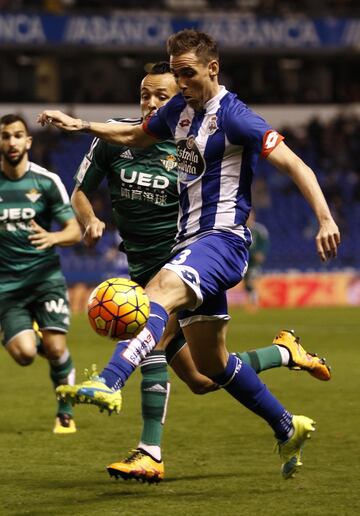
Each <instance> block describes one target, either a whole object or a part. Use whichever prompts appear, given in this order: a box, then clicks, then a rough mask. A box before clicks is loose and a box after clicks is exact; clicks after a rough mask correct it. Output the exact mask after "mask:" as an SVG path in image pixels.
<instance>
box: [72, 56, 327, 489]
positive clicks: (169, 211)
mask: <svg viewBox="0 0 360 516" xmlns="http://www.w3.org/2000/svg"><path fill="white" fill-rule="evenodd" d="M177 93H178V88H177V85H176V82H175V80H174V77H173V75H172V74H171V72H170V66H169V63H164V62H162V63H156V64H155V65H153V66H152V67H151V69H150V70H149V73H148V74H147V75H146V76H145V77H144V79H143V80H142V83H141V88H140V106H141V112H142V117H141V118H138V119H131V120H130V119H126V118H123V119H117V120H118V122H121V123H132V124H140V123H142V122H143V121H144V120H146V119H147V118H149V117H150V116H151V115H153V114H154V112H155V111H156V110H157V109H158V108H159V107H161V106H162V105H164V104H166V102H168V101H169V100H170V98H172V97H173V96H174V95H175V94H177ZM114 120H115V119H113V120H110V122H112V121H114ZM176 163H177V159H176V147H175V143H174V142H173V141H172V140H168V141H166V142H162V143H156V144H155V145H152V146H151V147H148V148H147V149H138V148H136V149H134V148H132V149H130V148H129V147H126V146H119V145H112V144H108V143H106V142H105V141H103V140H99V139H98V138H96V139H95V140H94V141H93V142H92V144H91V146H90V150H89V152H88V153H87V155H86V156H85V157H84V159H83V161H82V163H81V165H80V167H79V169H78V172H77V174H76V183H77V185H76V187H75V189H74V192H73V194H72V198H71V201H72V204H73V208H74V210H75V213H76V216H77V218H78V220H79V222H80V224H81V225H82V226H83V228H84V231H85V237H84V239H85V241H86V243H87V244H88V245H90V246H92V245H95V244H96V242H97V241H98V240H99V238H101V236H102V235H103V232H104V229H105V224H104V222H103V221H101V220H100V219H99V218H98V217H97V216H96V214H95V213H94V210H93V207H92V205H91V202H90V200H89V197H90V195H91V194H92V193H93V192H94V191H96V190H97V188H98V187H99V185H100V184H101V182H102V181H103V179H105V178H106V180H107V184H108V188H109V190H110V196H111V202H112V208H113V219H114V222H115V225H116V227H117V229H118V231H119V234H120V236H121V238H122V244H121V250H122V251H124V252H125V253H126V255H127V258H128V264H129V272H130V276H131V279H133V280H134V281H136V282H137V283H139V284H140V285H142V286H145V285H146V284H147V283H148V281H149V280H150V279H151V277H152V276H154V274H155V273H156V272H158V270H159V269H160V268H161V267H162V265H164V264H165V263H166V262H167V261H168V260H169V258H170V257H171V249H172V246H173V243H174V238H175V235H176V227H177V217H178V211H179V202H178V192H177V169H176ZM177 330H178V326H177V325H176V326H175V331H177ZM280 342H281V343H282V347H281V346H280V347H278V346H279V344H280ZM164 347H165V343H164V340H163V339H162V340H161V341H160V343H159V344H158V345H157V347H156V349H155V350H154V351H152V352H151V353H150V354H149V355H148V356H147V357H146V358H145V359H144V360H143V361H142V362H141V364H140V367H141V372H142V376H143V379H142V383H141V397H142V415H143V422H144V424H143V430H142V434H141V439H140V442H139V444H138V446H137V448H136V449H135V450H133V451H132V452H131V453H130V455H129V457H127V458H126V459H125V460H124V461H119V462H116V463H114V464H111V465H110V466H109V468H108V469H109V472H110V473H112V474H114V475H116V476H118V475H119V476H122V477H123V478H137V479H139V478H140V479H143V480H147V481H149V482H152V481H159V480H162V479H163V475H164V464H163V461H162V453H161V437H162V429H163V424H164V422H165V416H166V405H167V399H168V395H169V389H170V385H169V377H168V371H167V363H169V364H170V365H171V366H172V368H173V369H174V371H175V372H176V373H177V375H178V376H179V377H180V378H181V379H183V380H184V381H185V382H186V383H187V384H188V386H189V387H190V389H191V390H192V391H193V392H195V393H197V394H204V393H207V392H210V391H212V390H214V389H215V388H216V387H215V385H214V383H213V382H212V381H211V380H209V379H208V378H207V377H205V376H203V375H201V374H200V373H199V372H198V371H197V370H196V368H195V365H194V363H193V361H192V360H191V355H190V353H189V350H188V347H187V346H186V345H185V339H184V337H183V335H182V333H181V332H179V331H178V333H177V334H176V335H174V337H173V338H172V340H171V342H170V343H169V344H168V345H167V347H166V350H164ZM290 351H292V353H290ZM299 353H300V354H299ZM292 355H296V359H295V360H296V364H297V365H296V367H300V368H302V369H305V368H307V369H308V370H309V371H311V374H313V375H314V374H315V375H316V376H317V377H319V375H321V376H320V378H321V379H324V376H325V377H326V379H329V378H330V373H329V369H328V367H327V366H326V364H325V363H324V361H323V360H322V359H319V358H318V357H315V356H312V355H310V354H308V353H306V352H305V351H304V350H303V348H302V347H301V346H300V344H299V343H298V342H297V341H296V338H295V337H294V336H293V335H291V334H290V333H283V334H282V337H278V340H277V344H273V345H272V346H268V347H266V348H260V349H257V350H253V351H250V352H245V353H238V356H239V358H240V359H241V360H242V361H245V362H247V363H248V364H249V365H251V366H252V367H253V368H254V369H255V370H256V371H257V372H260V371H263V370H265V369H269V368H272V367H280V366H282V365H287V366H289V367H294V366H295V363H294V361H293V359H291V358H290V357H291V356H292ZM300 356H301V357H302V360H301V359H300Z"/></svg>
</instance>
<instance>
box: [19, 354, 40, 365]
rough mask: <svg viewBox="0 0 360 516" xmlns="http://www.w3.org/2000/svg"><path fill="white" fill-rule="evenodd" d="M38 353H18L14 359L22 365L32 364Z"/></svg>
mask: <svg viewBox="0 0 360 516" xmlns="http://www.w3.org/2000/svg"><path fill="white" fill-rule="evenodd" d="M35 356H36V353H32V354H29V353H19V354H18V355H16V356H14V355H13V358H14V360H15V361H16V362H17V363H18V364H19V365H21V366H22V367H25V366H29V365H31V364H32V363H33V362H34V360H35Z"/></svg>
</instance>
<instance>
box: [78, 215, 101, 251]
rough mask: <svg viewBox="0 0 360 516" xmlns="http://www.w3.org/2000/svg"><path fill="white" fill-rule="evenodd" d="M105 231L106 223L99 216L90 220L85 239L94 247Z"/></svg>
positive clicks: (86, 242)
mask: <svg viewBox="0 0 360 516" xmlns="http://www.w3.org/2000/svg"><path fill="white" fill-rule="evenodd" d="M104 231H105V223H104V222H103V221H102V220H100V219H98V218H97V217H95V218H93V219H91V220H90V222H89V224H88V225H87V226H86V228H85V231H84V234H83V240H84V243H85V244H86V245H87V246H88V247H93V246H94V245H96V244H97V242H98V241H99V240H100V238H101V237H102V236H103V233H104Z"/></svg>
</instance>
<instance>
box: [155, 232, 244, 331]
mask: <svg viewBox="0 0 360 516" xmlns="http://www.w3.org/2000/svg"><path fill="white" fill-rule="evenodd" d="M247 266H248V247H247V244H246V242H245V241H243V240H242V239H241V238H239V237H237V236H236V235H233V234H232V233H226V232H221V233H220V232H219V233H211V234H208V235H205V236H203V237H201V238H200V239H199V240H197V241H196V242H194V243H192V244H190V245H189V246H187V247H185V248H184V249H182V250H181V251H179V252H178V253H177V254H176V255H175V256H174V257H173V258H172V259H171V260H170V261H169V262H168V263H166V264H165V265H164V269H169V270H171V271H173V272H175V273H176V274H177V275H178V276H179V277H180V278H181V279H182V281H184V283H186V284H187V285H188V286H189V287H190V288H191V289H192V290H193V291H194V293H195V295H196V303H195V306H193V307H192V308H191V309H190V310H185V311H182V312H180V313H179V314H178V318H179V321H180V325H181V326H186V325H187V324H191V323H192V322H195V320H196V321H199V320H208V319H214V318H217V319H219V318H224V319H229V316H228V313H227V302H226V290H228V289H229V288H231V287H233V286H235V285H237V284H238V283H239V282H240V281H241V280H242V279H243V277H244V275H245V273H246V270H247Z"/></svg>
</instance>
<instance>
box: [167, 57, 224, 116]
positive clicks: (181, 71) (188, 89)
mask: <svg viewBox="0 0 360 516" xmlns="http://www.w3.org/2000/svg"><path fill="white" fill-rule="evenodd" d="M170 66H171V69H172V71H173V74H174V77H175V80H176V82H177V84H178V86H179V88H180V91H181V93H182V94H183V95H184V97H185V100H186V102H187V103H188V104H189V106H190V107H192V108H193V109H195V110H196V111H198V110H201V109H202V108H203V107H204V104H205V103H206V102H207V101H208V100H210V99H211V98H212V97H213V96H214V95H215V94H216V93H217V88H218V82H217V75H218V72H219V64H218V62H217V61H216V60H212V61H210V62H209V63H207V64H204V63H203V62H202V61H200V60H199V58H198V57H197V56H196V54H195V53H194V52H187V53H185V54H181V55H179V56H170Z"/></svg>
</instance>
